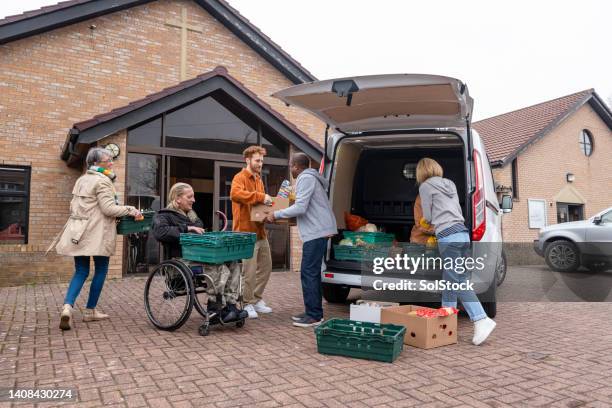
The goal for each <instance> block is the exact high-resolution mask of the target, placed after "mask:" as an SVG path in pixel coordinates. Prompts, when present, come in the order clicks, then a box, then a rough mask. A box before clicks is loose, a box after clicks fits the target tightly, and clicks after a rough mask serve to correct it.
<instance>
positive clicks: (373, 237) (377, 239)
mask: <svg viewBox="0 0 612 408" xmlns="http://www.w3.org/2000/svg"><path fill="white" fill-rule="evenodd" d="M342 235H343V236H344V238H348V239H350V240H352V241H353V242H356V241H357V238H361V239H362V240H363V241H364V242H367V243H368V244H379V243H385V242H389V243H391V242H393V240H394V239H395V235H393V234H387V233H385V232H355V231H343V232H342Z"/></svg>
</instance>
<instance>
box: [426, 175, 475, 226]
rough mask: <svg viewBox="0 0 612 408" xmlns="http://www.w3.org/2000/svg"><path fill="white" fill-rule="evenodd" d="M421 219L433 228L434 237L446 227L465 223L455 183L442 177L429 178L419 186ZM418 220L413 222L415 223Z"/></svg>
mask: <svg viewBox="0 0 612 408" xmlns="http://www.w3.org/2000/svg"><path fill="white" fill-rule="evenodd" d="M419 195H420V196H421V204H422V206H423V218H425V220H427V221H428V222H429V223H430V224H433V225H434V227H435V232H436V235H438V234H439V233H440V232H442V231H444V230H445V229H447V228H448V227H450V226H452V225H455V224H463V223H464V222H465V220H464V218H463V214H462V213H461V206H460V205H459V196H458V195H457V187H455V183H453V182H452V181H450V180H449V179H445V178H442V177H430V178H428V179H427V180H425V182H424V183H423V184H421V185H420V186H419ZM419 221H420V220H414V222H415V223H417V222H419Z"/></svg>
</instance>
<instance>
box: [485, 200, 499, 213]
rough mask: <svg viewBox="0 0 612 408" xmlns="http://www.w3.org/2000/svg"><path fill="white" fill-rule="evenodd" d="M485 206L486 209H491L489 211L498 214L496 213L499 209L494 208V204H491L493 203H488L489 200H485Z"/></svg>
mask: <svg viewBox="0 0 612 408" xmlns="http://www.w3.org/2000/svg"><path fill="white" fill-rule="evenodd" d="M485 204H486V206H487V207H489V209H491V210H493V211H495V212H496V213H498V212H499V208H497V207H496V206H495V204H493V203H492V202H490V201H489V200H485Z"/></svg>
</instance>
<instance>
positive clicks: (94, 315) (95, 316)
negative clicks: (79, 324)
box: [83, 309, 108, 322]
mask: <svg viewBox="0 0 612 408" xmlns="http://www.w3.org/2000/svg"><path fill="white" fill-rule="evenodd" d="M105 319H108V315H107V314H104V313H102V312H100V311H98V310H97V309H85V311H84V312H83V321H84V322H96V321H98V320H105Z"/></svg>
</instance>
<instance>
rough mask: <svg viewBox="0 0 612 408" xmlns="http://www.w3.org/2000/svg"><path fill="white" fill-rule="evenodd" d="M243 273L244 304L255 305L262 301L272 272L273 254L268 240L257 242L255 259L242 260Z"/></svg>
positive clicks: (254, 252)
mask: <svg viewBox="0 0 612 408" xmlns="http://www.w3.org/2000/svg"><path fill="white" fill-rule="evenodd" d="M242 271H243V273H244V291H243V295H244V303H245V304H247V305H253V304H255V303H257V302H259V301H260V300H261V298H262V296H263V292H264V289H265V288H266V285H267V284H268V280H270V273H271V272H272V254H271V252H270V244H269V243H268V239H267V238H264V239H260V240H257V242H255V250H254V251H253V257H252V258H250V259H243V260H242Z"/></svg>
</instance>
